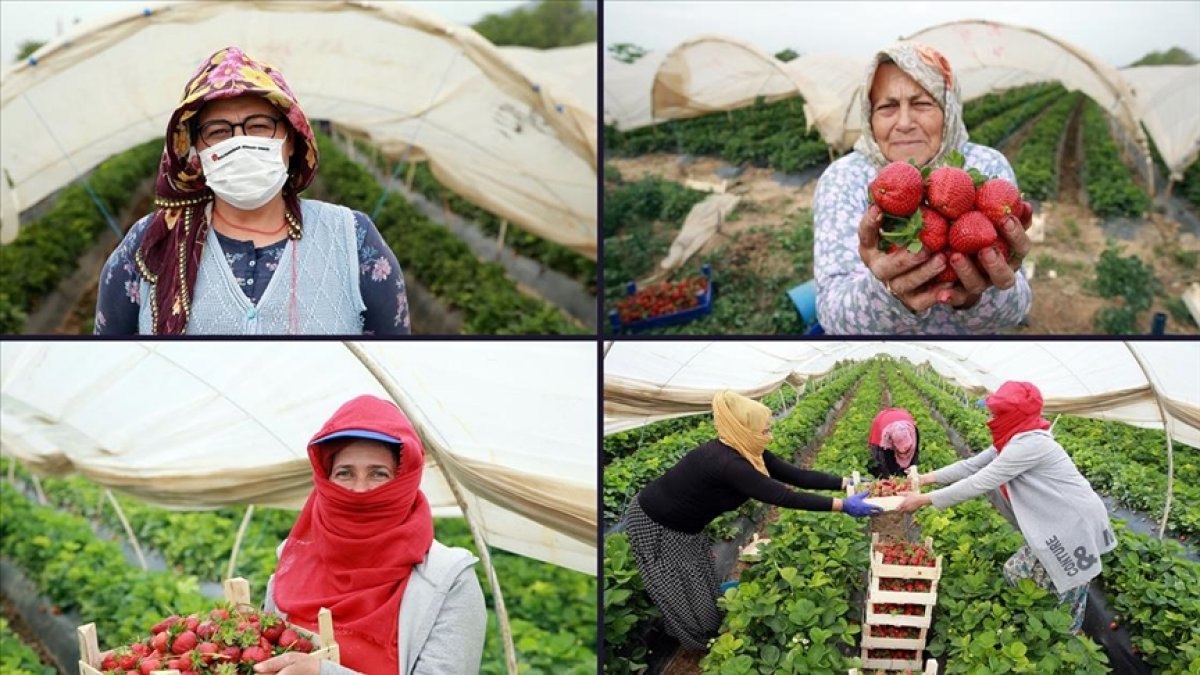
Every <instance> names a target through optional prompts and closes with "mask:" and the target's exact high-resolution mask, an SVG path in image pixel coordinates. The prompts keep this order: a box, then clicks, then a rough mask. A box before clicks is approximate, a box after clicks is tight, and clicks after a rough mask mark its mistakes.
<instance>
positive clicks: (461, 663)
mask: <svg viewBox="0 0 1200 675" xmlns="http://www.w3.org/2000/svg"><path fill="white" fill-rule="evenodd" d="M308 459H309V462H310V463H311V464H312V468H313V483H314V484H315V485H314V488H313V491H312V493H311V494H310V495H309V497H308V501H307V502H306V503H305V504H304V510H303V511H301V512H300V516H299V518H297V519H296V524H295V525H294V526H292V531H291V534H289V535H288V538H287V540H286V541H284V543H283V544H282V545H281V546H280V551H281V552H280V557H279V568H278V569H277V571H276V572H275V574H274V575H273V576H272V577H271V579H270V580H269V582H268V584H267V599H266V608H267V609H268V610H271V611H277V612H280V613H281V614H283V615H285V617H286V618H287V620H288V621H289V622H291V623H294V624H298V625H300V626H302V627H304V628H308V629H312V630H315V629H316V625H317V612H318V611H319V610H320V608H322V607H328V608H329V609H330V610H331V611H332V613H333V617H334V622H333V626H334V632H335V638H336V640H337V643H338V646H339V648H340V650H341V662H342V665H341V666H337V665H334V664H333V663H332V662H329V661H321V660H318V659H317V658H316V657H314V656H312V655H310V654H301V653H290V654H283V655H280V656H277V657H275V658H272V659H268V660H267V661H264V662H262V663H260V664H258V665H256V666H255V667H254V670H255V672H259V673H276V672H278V673H283V675H314V674H316V673H320V675H352V674H353V673H367V674H369V675H383V674H386V673H399V675H418V674H423V675H457V674H460V673H475V672H478V671H479V663H480V657H481V655H482V654H483V637H484V630H485V629H486V626H487V613H486V610H485V608H484V602H483V591H482V590H481V589H480V586H479V581H478V579H476V578H475V572H474V570H473V569H472V567H473V565H474V564H475V562H476V558H475V557H474V556H472V555H471V553H470V552H468V551H466V550H465V549H461V548H448V547H446V546H443V545H442V544H440V543H438V542H437V541H436V540H435V539H434V538H433V516H432V513H431V511H430V508H429V502H428V501H427V500H426V499H425V495H424V494H423V493H422V492H421V490H420V484H421V473H422V470H423V469H424V466H425V450H424V448H423V447H422V445H421V439H420V438H419V437H418V436H417V433H416V431H415V430H414V429H413V426H412V423H410V422H409V420H408V418H407V417H405V416H404V413H402V412H401V411H400V409H399V408H397V407H396V406H395V405H394V404H392V403H390V402H388V401H384V400H382V399H378V398H375V397H373V396H360V397H358V398H356V399H353V400H351V401H349V402H347V403H346V404H344V405H343V406H342V407H341V408H339V409H338V411H337V412H335V413H334V414H333V417H331V418H330V419H329V421H328V422H326V423H325V426H324V427H322V428H321V430H320V431H319V432H317V434H316V436H314V437H313V440H312V441H311V442H310V443H309V446H308Z"/></svg>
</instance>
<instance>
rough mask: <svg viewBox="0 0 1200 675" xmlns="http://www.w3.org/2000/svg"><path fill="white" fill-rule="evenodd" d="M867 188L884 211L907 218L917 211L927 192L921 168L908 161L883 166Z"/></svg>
mask: <svg viewBox="0 0 1200 675" xmlns="http://www.w3.org/2000/svg"><path fill="white" fill-rule="evenodd" d="M867 189H868V192H869V194H870V196H871V200H872V201H874V202H875V203H876V204H878V205H879V208H881V209H883V212H884V213H887V214H891V215H893V216H902V217H905V218H907V217H908V216H911V215H912V214H913V213H914V212H916V210H917V206H919V205H920V203H921V197H922V196H924V194H925V185H924V183H923V182H922V181H921V172H920V170H918V169H917V167H915V166H913V165H912V164H909V163H908V162H892V163H891V164H888V165H887V166H885V167H883V169H881V170H880V171H879V175H877V176H875V180H873V181H871V184H870V185H869V186H868V188H867Z"/></svg>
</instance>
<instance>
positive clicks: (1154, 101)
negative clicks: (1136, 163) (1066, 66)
mask: <svg viewBox="0 0 1200 675" xmlns="http://www.w3.org/2000/svg"><path fill="white" fill-rule="evenodd" d="M1121 76H1122V77H1124V78H1125V80H1126V81H1127V82H1129V88H1130V89H1131V90H1133V98H1134V101H1135V103H1136V106H1137V110H1138V114H1139V115H1140V116H1141V118H1142V123H1143V124H1145V125H1146V129H1147V130H1148V131H1149V132H1150V137H1151V138H1153V139H1154V144H1155V145H1156V146H1158V153H1159V154H1160V155H1162V158H1163V162H1164V163H1165V164H1166V165H1167V166H1168V167H1169V168H1170V169H1171V179H1172V180H1176V181H1178V180H1183V172H1184V171H1185V170H1186V169H1187V167H1189V166H1191V164H1192V162H1195V161H1196V157H1197V154H1198V153H1200V64H1196V65H1192V66H1137V67H1136V68H1123V69H1122V70H1121Z"/></svg>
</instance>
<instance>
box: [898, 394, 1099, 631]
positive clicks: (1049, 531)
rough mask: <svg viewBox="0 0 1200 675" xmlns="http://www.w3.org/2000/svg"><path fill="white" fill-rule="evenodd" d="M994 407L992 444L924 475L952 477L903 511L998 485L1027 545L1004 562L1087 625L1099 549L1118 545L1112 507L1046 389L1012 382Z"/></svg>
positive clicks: (991, 400)
mask: <svg viewBox="0 0 1200 675" xmlns="http://www.w3.org/2000/svg"><path fill="white" fill-rule="evenodd" d="M985 403H986V405H987V407H988V410H989V411H990V412H991V420H990V421H989V422H988V428H989V429H991V431H992V444H993V445H992V447H990V448H988V449H987V450H984V451H983V452H980V453H979V454H977V455H975V456H974V457H971V458H969V459H964V460H962V461H961V462H956V463H954V464H951V465H950V466H947V467H943V468H941V469H938V470H937V471H935V472H933V473H930V474H926V475H924V476H922V477H921V483H922V484H931V483H936V484H949V485H948V486H947V487H944V488H941V489H938V490H934V491H933V492H928V493H925V494H921V495H910V496H908V497H906V498H905V499H904V501H903V502H902V503H901V504H900V506H899V510H900V511H903V512H913V511H916V510H917V509H919V508H921V507H922V506H926V505H928V504H933V505H934V506H936V507H937V508H939V509H945V508H949V507H951V506H954V505H955V504H958V503H961V502H964V501H966V500H968V499H972V498H975V497H979V496H981V495H985V494H987V493H989V492H991V491H992V490H995V489H996V488H1000V491H1001V494H1003V495H1004V498H1005V499H1007V500H1008V501H1009V503H1011V505H1012V510H1013V515H1014V516H1015V517H1016V521H1017V527H1018V528H1019V529H1020V531H1021V534H1022V535H1023V536H1024V537H1025V545H1024V546H1022V547H1021V548H1020V550H1018V551H1017V552H1016V553H1015V554H1014V555H1013V556H1012V557H1011V558H1009V559H1008V562H1006V563H1005V564H1004V577H1005V578H1006V579H1007V580H1008V581H1009V582H1010V583H1013V584H1015V583H1016V582H1017V580H1018V579H1022V578H1028V579H1032V580H1033V581H1034V583H1036V584H1037V585H1039V586H1041V587H1042V588H1045V589H1048V590H1053V591H1054V592H1056V593H1057V594H1058V597H1059V599H1060V600H1061V601H1062V602H1063V604H1065V605H1067V606H1068V607H1069V608H1070V611H1071V613H1072V615H1073V616H1074V617H1075V622H1074V624H1073V625H1072V627H1071V630H1072V631H1073V632H1076V633H1078V632H1079V631H1080V630H1081V629H1082V628H1083V612H1084V609H1085V608H1086V606H1087V587H1088V582H1090V581H1091V580H1092V579H1094V578H1095V577H1097V576H1099V575H1100V571H1101V568H1102V565H1101V563H1100V556H1101V555H1102V554H1104V553H1107V552H1108V551H1111V550H1112V549H1114V548H1116V546H1117V539H1116V536H1115V535H1114V534H1113V531H1112V527H1111V526H1110V525H1109V522H1108V511H1107V510H1106V509H1105V508H1104V502H1102V501H1101V500H1100V497H1099V495H1097V494H1096V493H1095V491H1093V490H1092V486H1091V484H1089V483H1088V482H1087V479H1086V478H1084V477H1083V475H1082V474H1080V473H1079V469H1077V468H1075V464H1074V463H1073V462H1072V461H1071V458H1070V457H1069V456H1067V453H1066V451H1064V450H1063V448H1062V446H1061V445H1059V444H1058V442H1057V441H1055V440H1054V437H1053V436H1052V435H1051V434H1050V431H1049V429H1050V423H1049V422H1047V421H1046V420H1045V419H1042V394H1041V392H1039V391H1038V389H1037V387H1035V386H1033V385H1032V384H1030V383H1028V382H1005V383H1004V384H1003V385H1001V386H1000V388H999V389H997V390H996V393H994V394H992V395H991V396H989V397H988V398H987V399H986V401H985Z"/></svg>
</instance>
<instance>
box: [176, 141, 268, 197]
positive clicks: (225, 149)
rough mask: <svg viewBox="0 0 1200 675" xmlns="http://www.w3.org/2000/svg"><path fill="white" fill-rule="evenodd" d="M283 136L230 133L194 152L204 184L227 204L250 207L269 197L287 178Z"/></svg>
mask: <svg viewBox="0 0 1200 675" xmlns="http://www.w3.org/2000/svg"><path fill="white" fill-rule="evenodd" d="M283 140H284V139H282V138H258V137H256V136H234V137H233V138H227V139H225V140H223V141H221V142H220V143H217V144H216V145H213V146H211V147H208V148H205V149H203V150H195V152H196V153H197V154H198V155H200V163H201V164H202V165H203V166H204V180H205V182H207V183H208V187H210V188H212V191H213V192H214V193H216V195H217V196H218V197H220V198H221V199H223V200H225V201H226V202H229V204H230V205H232V206H235V207H237V208H239V209H243V210H251V209H257V208H258V207H260V206H262V205H263V204H266V203H267V202H269V201H271V199H272V198H274V197H275V195H277V194H279V191H280V190H282V189H283V184H284V182H285V181H287V178H288V173H287V165H286V164H284V163H283V153H282V152H281V149H282V148H283Z"/></svg>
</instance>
